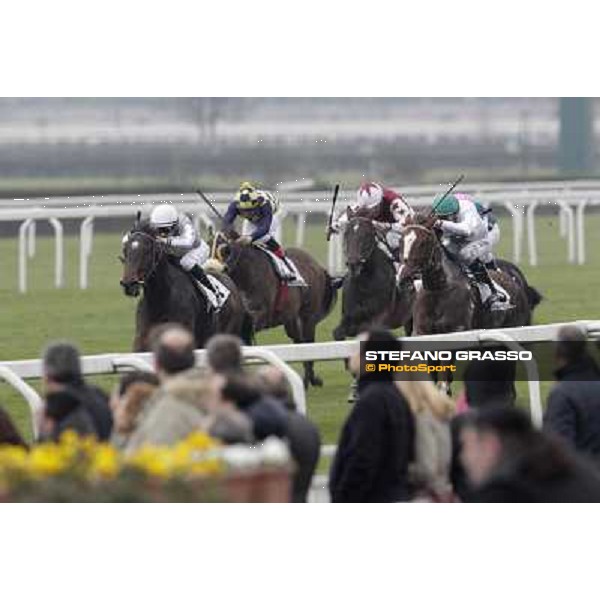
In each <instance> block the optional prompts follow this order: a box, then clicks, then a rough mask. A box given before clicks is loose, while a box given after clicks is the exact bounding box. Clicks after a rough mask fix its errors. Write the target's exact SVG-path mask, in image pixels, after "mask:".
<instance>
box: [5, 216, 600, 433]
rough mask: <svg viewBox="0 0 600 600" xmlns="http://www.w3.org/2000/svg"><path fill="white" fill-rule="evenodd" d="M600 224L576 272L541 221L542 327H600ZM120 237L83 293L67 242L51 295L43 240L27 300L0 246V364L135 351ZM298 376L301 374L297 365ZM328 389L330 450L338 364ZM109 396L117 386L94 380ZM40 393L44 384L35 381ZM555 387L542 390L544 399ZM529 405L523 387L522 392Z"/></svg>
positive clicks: (311, 238)
mask: <svg viewBox="0 0 600 600" xmlns="http://www.w3.org/2000/svg"><path fill="white" fill-rule="evenodd" d="M599 226H600V215H590V216H589V217H588V219H587V225H586V228H587V229H586V230H587V242H588V243H587V255H588V262H587V264H586V265H583V266H575V265H569V264H568V262H567V260H566V240H565V239H563V238H561V237H560V236H559V233H558V219H557V218H556V217H554V216H549V217H546V216H539V217H538V218H537V232H538V244H539V258H540V266H538V267H535V268H530V267H527V266H526V265H523V268H524V270H525V272H526V274H527V276H528V278H529V279H530V282H531V284H532V285H534V286H536V287H537V288H538V289H539V290H540V291H541V292H542V293H543V294H544V296H545V300H544V302H543V303H542V304H541V306H540V307H539V308H538V310H537V311H536V314H535V322H536V323H551V322H560V321H571V320H575V319H593V318H598V317H599V316H600V315H599V311H598V306H597V300H598V293H599V291H600V286H599V280H600V277H599V276H600V258H599V251H600V233H599V231H600V227H599ZM323 231H324V222H323V223H319V224H314V223H313V224H311V225H309V226H308V227H307V230H306V247H307V248H308V249H309V251H310V252H311V253H313V255H315V256H316V257H317V258H319V259H320V260H321V262H322V264H325V256H326V243H325V240H324V234H323ZM294 232H295V229H294V227H293V225H292V223H291V222H290V223H288V224H287V225H286V230H285V236H284V241H285V242H286V243H287V244H288V245H293V242H294V239H295V233H294ZM502 233H503V239H502V241H501V243H500V246H499V251H498V255H499V256H505V257H508V258H510V257H511V248H512V240H511V227H510V224H509V223H508V222H507V221H506V220H504V219H502ZM119 244H120V236H119V235H116V234H98V235H96V236H95V237H94V247H93V254H92V258H91V271H90V288H89V289H88V290H85V291H82V290H79V289H78V287H77V285H78V268H79V267H78V256H79V254H78V240H77V238H72V237H69V238H67V239H66V246H65V259H66V260H65V270H66V271H65V272H66V283H65V287H64V289H60V290H56V289H54V287H53V256H54V254H53V241H52V240H51V239H50V238H39V239H38V244H37V253H36V256H35V258H34V259H33V260H32V261H30V263H29V286H30V288H29V291H28V293H27V294H24V295H21V294H19V293H18V292H17V289H16V287H17V286H16V283H17V281H16V280H17V240H16V239H15V238H9V239H3V240H0V360H15V359H23V358H35V357H38V356H39V355H40V350H41V349H42V348H43V346H44V345H45V344H46V343H47V342H49V341H50V340H54V339H56V338H62V339H70V340H75V341H76V342H77V343H78V344H79V346H80V348H81V350H82V352H83V353H85V354H98V353H105V352H128V351H130V348H131V340H132V337H133V324H134V310H135V301H134V300H131V299H129V298H126V297H125V296H124V295H123V294H122V292H121V290H120V288H119V285H118V282H119V277H120V269H121V265H120V263H119V262H118V260H117V255H118V254H119V250H120V247H119ZM339 309H340V303H339V302H338V305H337V306H336V309H335V311H334V312H333V313H332V314H331V315H330V316H329V318H328V319H326V320H325V321H324V322H323V323H321V324H320V326H319V328H318V340H319V341H328V340H330V339H331V332H332V330H333V328H334V327H335V325H336V324H337V321H338V318H339ZM286 341H287V338H286V337H285V334H284V332H283V330H282V329H281V328H277V329H274V330H270V331H265V332H261V333H260V334H259V336H258V343H259V344H275V343H284V342H286ZM297 367H298V368H300V365H297ZM317 370H318V372H319V373H320V374H321V375H322V376H323V379H324V381H325V385H324V387H323V388H321V389H314V388H313V389H311V390H310V391H309V393H308V406H309V414H310V416H311V417H312V418H313V419H314V420H315V422H316V423H317V424H318V425H319V427H320V429H321V432H322V435H323V439H324V441H325V442H326V443H334V442H335V441H336V439H337V436H338V433H339V430H340V427H341V424H342V423H343V419H344V416H345V415H346V413H347V411H348V407H349V405H348V403H347V400H346V399H347V395H348V385H349V381H350V379H349V376H348V374H347V373H346V372H345V371H344V367H343V364H342V363H341V362H323V363H319V364H317ZM95 380H96V381H98V382H99V383H100V384H101V385H103V386H105V387H107V388H109V387H110V386H111V385H112V384H113V382H114V378H112V377H111V376H102V377H97V378H95ZM33 383H34V385H37V382H33ZM549 385H550V384H549V383H547V382H544V383H543V387H542V392H543V395H544V396H545V395H546V393H547V390H548V387H549ZM519 395H520V400H521V401H522V402H524V401H525V399H526V386H525V385H524V384H519ZM0 404H2V405H3V406H5V407H7V408H8V410H9V411H10V413H11V414H12V416H13V417H14V419H15V420H16V422H17V423H18V425H19V427H20V428H21V429H22V430H23V431H24V432H27V433H28V430H29V424H28V411H27V407H26V404H25V402H24V400H22V399H21V398H20V397H19V396H17V395H16V394H15V393H14V392H13V390H12V389H11V388H9V387H8V386H7V385H5V384H1V383H0Z"/></svg>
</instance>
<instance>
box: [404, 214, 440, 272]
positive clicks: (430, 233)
mask: <svg viewBox="0 0 600 600" xmlns="http://www.w3.org/2000/svg"><path fill="white" fill-rule="evenodd" d="M410 229H418V230H419V231H424V232H425V233H426V234H427V235H428V236H430V237H431V238H432V240H431V241H432V244H431V250H430V252H429V256H428V257H427V260H426V261H425V264H429V263H431V262H433V255H434V253H435V249H436V246H437V241H438V239H437V236H436V235H435V232H434V231H433V229H430V228H429V227H425V226H424V225H419V224H418V223H414V224H411V225H405V226H404V230H405V231H406V230H410Z"/></svg>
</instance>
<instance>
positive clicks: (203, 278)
mask: <svg viewBox="0 0 600 600" xmlns="http://www.w3.org/2000/svg"><path fill="white" fill-rule="evenodd" d="M189 272H190V273H191V274H192V275H193V277H194V278H195V279H196V280H197V281H198V282H199V283H200V284H201V285H203V286H204V287H205V288H206V289H208V290H210V291H211V292H212V293H213V294H214V295H215V298H216V300H217V310H219V309H220V308H221V306H222V305H223V294H221V290H219V289H218V288H215V286H214V285H213V284H212V282H211V280H210V279H209V278H208V276H207V275H206V273H205V272H204V269H203V268H202V267H201V266H200V265H194V266H193V267H192V268H191V269H190V271H189Z"/></svg>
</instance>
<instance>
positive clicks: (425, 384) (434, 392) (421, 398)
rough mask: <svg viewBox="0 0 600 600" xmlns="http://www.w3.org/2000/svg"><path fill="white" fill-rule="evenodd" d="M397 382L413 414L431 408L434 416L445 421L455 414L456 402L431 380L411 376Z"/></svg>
mask: <svg viewBox="0 0 600 600" xmlns="http://www.w3.org/2000/svg"><path fill="white" fill-rule="evenodd" d="M395 384H396V386H397V387H398V389H399V390H400V392H401V393H402V395H403V396H404V398H405V399H406V401H407V402H408V404H409V406H410V409H411V411H412V412H413V414H419V413H421V412H423V411H424V410H426V409H429V411H430V412H431V414H432V415H433V416H435V417H436V418H438V419H441V420H444V421H449V420H450V419H451V418H452V417H453V416H454V414H455V412H456V408H455V406H454V402H453V401H452V400H451V399H450V398H448V396H446V394H443V393H442V392H440V390H438V389H437V387H436V386H435V384H434V383H433V382H432V381H431V380H429V379H427V380H424V379H418V378H409V379H403V380H398V381H396V382H395Z"/></svg>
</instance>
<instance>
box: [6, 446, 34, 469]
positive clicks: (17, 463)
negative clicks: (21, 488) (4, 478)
mask: <svg viewBox="0 0 600 600" xmlns="http://www.w3.org/2000/svg"><path fill="white" fill-rule="evenodd" d="M27 458H28V455H27V450H25V448H23V447H21V446H13V445H12V444H10V445H6V446H0V472H2V471H16V470H19V471H22V470H25V469H26V468H27Z"/></svg>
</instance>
